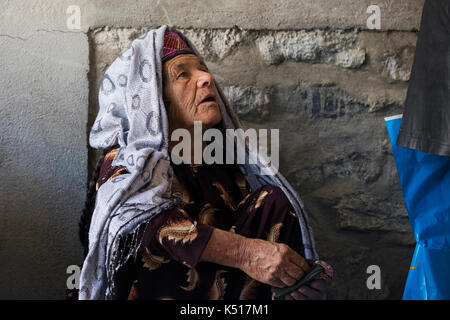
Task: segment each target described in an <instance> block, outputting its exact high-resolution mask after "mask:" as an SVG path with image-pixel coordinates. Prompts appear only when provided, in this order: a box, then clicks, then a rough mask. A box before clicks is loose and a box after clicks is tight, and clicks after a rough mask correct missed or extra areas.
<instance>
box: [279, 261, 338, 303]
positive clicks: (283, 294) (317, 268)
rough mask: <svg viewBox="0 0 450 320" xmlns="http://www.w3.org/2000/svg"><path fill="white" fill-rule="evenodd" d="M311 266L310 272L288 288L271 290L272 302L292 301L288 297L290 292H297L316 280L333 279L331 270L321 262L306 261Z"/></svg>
mask: <svg viewBox="0 0 450 320" xmlns="http://www.w3.org/2000/svg"><path fill="white" fill-rule="evenodd" d="M308 262H309V264H310V265H311V270H310V271H309V272H308V274H306V275H305V276H304V277H303V278H302V279H300V280H299V281H297V283H295V284H293V285H292V286H290V287H284V288H275V287H273V288H272V296H273V299H274V300H292V298H291V296H290V295H289V294H290V293H291V292H293V291H295V290H298V289H299V288H300V287H301V286H304V285H309V284H310V283H311V282H312V281H314V280H317V279H324V280H331V279H333V268H331V266H330V265H329V264H327V263H325V262H323V261H320V260H317V261H314V262H312V261H308Z"/></svg>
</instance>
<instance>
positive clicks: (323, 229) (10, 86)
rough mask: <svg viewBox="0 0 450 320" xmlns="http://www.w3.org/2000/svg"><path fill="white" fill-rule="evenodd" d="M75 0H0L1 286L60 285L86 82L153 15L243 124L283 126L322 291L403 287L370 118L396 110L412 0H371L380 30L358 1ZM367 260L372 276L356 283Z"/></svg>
mask: <svg viewBox="0 0 450 320" xmlns="http://www.w3.org/2000/svg"><path fill="white" fill-rule="evenodd" d="M75 2H76V3H74V1H58V2H53V1H51V2H50V1H44V0H33V1H24V0H22V1H9V0H3V1H1V2H0V13H1V14H2V19H1V20H0V48H1V49H0V56H1V59H0V67H1V69H0V70H1V71H2V74H4V75H6V76H4V77H2V78H1V79H0V88H1V92H2V96H1V97H0V134H1V135H0V139H1V143H0V178H1V179H2V181H4V183H3V184H2V185H1V187H0V195H1V198H0V212H1V214H0V221H1V223H0V228H1V230H0V260H1V265H0V268H1V270H0V297H1V298H62V294H63V292H64V289H65V278H66V275H65V270H66V267H67V266H68V265H70V264H77V263H81V261H80V258H81V250H80V247H79V242H78V240H77V223H78V219H79V215H80V214H81V208H82V206H83V201H84V197H85V194H84V188H85V183H86V177H87V171H86V167H87V161H88V157H87V152H88V151H87V148H86V143H87V136H86V132H87V131H88V130H89V129H90V126H91V124H92V122H93V120H94V117H95V114H96V110H97V102H96V96H97V90H98V85H99V83H100V81H101V79H102V75H103V73H104V71H105V69H106V68H107V66H108V65H109V64H110V63H111V62H112V61H113V60H114V59H115V57H117V56H118V55H119V54H120V53H121V52H122V51H123V50H125V49H126V48H128V46H129V45H130V44H131V41H132V40H133V39H134V38H136V37H138V36H139V35H141V34H142V33H144V32H145V31H146V30H148V29H149V28H153V27H157V26H159V25H161V24H163V23H169V24H172V25H174V26H175V27H178V28H180V29H181V30H182V31H184V32H185V33H186V34H187V35H188V36H189V37H190V39H191V40H192V41H193V42H194V44H195V45H196V46H197V48H198V49H199V50H200V51H201V52H202V53H203V54H204V55H205V57H206V60H207V63H208V66H209V67H210V69H211V70H212V72H213V74H214V76H215V78H216V80H217V81H218V82H219V84H221V86H222V87H223V88H224V89H225V92H226V94H227V95H228V97H229V98H230V100H231V102H232V103H233V104H234V105H235V107H236V109H237V110H238V112H239V114H240V117H241V119H242V120H243V121H244V123H245V125H246V126H247V127H256V128H281V131H280V141H281V152H282V153H281V168H280V170H281V172H282V173H283V174H284V175H285V176H286V177H287V178H288V180H289V181H290V182H291V183H292V185H293V186H294V187H295V188H296V190H297V191H298V192H299V194H300V195H301V197H302V199H303V201H304V202H305V205H306V207H307V209H308V211H309V213H310V216H311V220H312V223H313V227H314V230H315V235H316V238H317V242H318V247H319V252H320V254H321V256H322V257H323V258H324V259H325V260H327V261H329V262H330V263H332V264H333V265H334V266H335V268H336V276H337V278H336V281H334V282H333V285H332V287H331V288H330V292H329V298H331V299H335V298H338V299H347V298H353V299H386V298H394V299H398V298H400V297H401V293H402V289H403V285H404V281H405V278H406V273H407V271H408V267H409V262H410V259H411V256H412V252H413V241H414V239H413V237H412V234H411V230H410V226H409V222H408V218H407V215H406V210H405V208H404V204H403V199H402V195H401V190H400V187H399V184H398V178H397V173H396V169H395V165H394V161H393V157H392V154H391V151H390V150H391V149H390V144H389V141H388V137H387V134H386V130H385V127H384V122H383V118H384V117H385V116H389V115H393V114H398V113H401V112H402V105H403V102H404V98H405V94H406V89H407V80H408V78H409V72H410V68H411V63H412V57H413V54H414V50H415V42H416V39H417V33H416V31H417V29H418V27H419V21H420V14H421V8H422V4H423V0H413V1H411V0H393V1H392V0H390V1H388V0H385V1H378V2H377V4H379V5H380V7H381V10H382V25H381V26H382V30H381V31H368V30H367V29H366V27H365V24H366V19H367V14H366V13H365V12H366V9H367V6H368V5H370V4H373V3H374V2H373V1H369V0H364V1H361V0H336V1H325V0H301V1H298V0H297V1H294V0H285V1H269V0H265V1H260V0H253V1H246V2H242V1H227V2H224V3H222V2H218V1H199V0H195V1H190V5H189V6H186V2H181V1H171V2H169V1H164V0H161V1H143V0H139V1H131V2H126V1H107V0H97V1H88V0H83V1H81V0H80V1H75ZM71 4H77V5H79V6H80V8H81V12H82V30H80V31H79V32H71V31H69V32H68V31H67V27H66V25H65V23H66V21H65V19H66V17H67V16H66V14H65V9H66V8H67V6H68V5H71ZM181 4H183V5H181ZM4 18H5V19H4ZM105 26H108V27H105ZM249 60H250V61H251V62H252V63H249ZM88 69H89V78H88V77H86V73H87V71H88ZM88 91H89V102H88ZM88 113H89V114H88ZM86 123H87V125H86ZM95 157H96V155H95V153H93V152H92V151H91V150H90V154H89V163H90V164H92V163H93V162H95ZM371 264H378V265H379V266H380V267H381V270H382V281H383V285H382V290H375V291H369V290H368V289H367V288H366V286H365V281H366V278H367V275H366V273H365V269H366V268H367V266H368V265H371Z"/></svg>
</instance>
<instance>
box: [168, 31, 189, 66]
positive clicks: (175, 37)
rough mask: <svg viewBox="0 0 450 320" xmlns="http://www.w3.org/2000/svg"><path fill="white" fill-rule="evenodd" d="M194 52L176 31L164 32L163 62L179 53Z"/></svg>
mask: <svg viewBox="0 0 450 320" xmlns="http://www.w3.org/2000/svg"><path fill="white" fill-rule="evenodd" d="M183 53H192V54H194V52H193V51H192V50H191V48H189V46H188V45H187V44H186V42H185V41H184V40H183V39H182V38H181V37H180V35H179V34H178V33H177V32H175V31H166V32H165V33H164V48H163V56H162V62H163V63H164V62H166V61H167V60H169V59H172V58H173V57H176V56H177V55H179V54H183Z"/></svg>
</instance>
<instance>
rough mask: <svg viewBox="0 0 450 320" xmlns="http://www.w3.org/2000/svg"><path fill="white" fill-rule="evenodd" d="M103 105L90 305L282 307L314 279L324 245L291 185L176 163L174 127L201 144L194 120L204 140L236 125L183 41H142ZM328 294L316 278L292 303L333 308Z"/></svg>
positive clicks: (123, 61) (226, 167) (84, 290)
mask: <svg viewBox="0 0 450 320" xmlns="http://www.w3.org/2000/svg"><path fill="white" fill-rule="evenodd" d="M158 59H160V60H158ZM161 74H162V79H161V77H160V75H161ZM115 79H116V80H115ZM160 85H162V87H159V86H160ZM159 88H162V90H159ZM99 99H100V112H99V115H98V117H97V120H96V122H95V124H94V126H93V129H92V131H91V137H90V142H91V145H92V146H93V147H97V148H104V149H106V152H105V154H106V155H105V156H104V158H103V159H102V160H101V162H100V166H99V169H98V170H97V174H96V175H95V178H96V179H97V183H96V192H91V194H90V199H91V201H88V207H87V210H86V211H85V215H84V217H83V219H82V223H81V226H82V228H81V236H82V239H83V240H84V241H83V243H84V245H85V249H86V253H87V257H86V260H85V262H84V265H83V270H82V275H81V288H80V298H81V299H104V298H113V299H271V298H272V292H271V289H272V287H286V286H291V285H293V284H295V283H296V282H297V281H298V280H299V279H301V278H302V277H303V276H304V275H305V274H306V273H308V271H309V270H310V264H309V263H308V262H307V261H306V260H305V258H304V257H303V256H302V255H304V252H305V251H307V250H310V251H308V252H313V254H310V255H311V257H309V258H317V254H316V253H315V248H314V240H313V238H312V234H311V232H310V229H309V226H308V225H307V220H306V218H302V219H300V220H299V213H298V212H300V214H302V213H303V211H302V208H301V207H297V208H294V207H293V205H292V203H293V202H294V203H298V202H295V199H297V198H294V200H290V199H288V197H287V196H286V191H284V190H283V186H285V184H283V182H279V181H280V180H272V181H278V184H279V185H277V184H276V183H275V182H273V183H272V184H271V183H267V182H263V183H261V181H262V180H261V177H259V180H258V181H259V182H260V184H259V185H258V184H255V183H253V186H252V185H251V184H250V183H249V181H250V178H249V176H250V169H249V168H250V167H245V166H239V165H237V164H200V165H195V164H189V163H181V164H175V163H174V162H173V161H172V160H173V159H171V154H170V152H171V151H172V149H173V147H174V145H176V143H177V142H174V141H169V137H170V136H171V135H172V132H173V131H174V130H175V129H179V128H183V129H186V130H188V131H189V132H191V137H193V136H194V134H193V130H194V121H201V123H202V129H203V130H207V129H209V128H218V129H223V128H226V127H230V123H231V122H232V121H231V120H233V119H234V121H235V123H236V121H237V120H236V119H237V117H236V115H235V114H234V112H233V110H232V108H231V107H230V105H229V103H228V102H227V101H226V102H223V99H224V97H223V95H222V94H221V90H220V89H219V90H218V87H217V86H216V83H215V82H214V79H213V77H212V75H211V73H210V72H209V70H208V68H207V66H206V65H205V64H204V62H203V60H202V59H201V57H200V55H199V54H198V52H197V50H196V49H195V47H194V46H193V45H192V44H191V43H190V42H189V41H188V40H187V39H186V38H185V37H184V36H183V35H182V34H181V33H179V32H177V31H175V30H173V29H170V28H168V27H167V26H162V27H160V28H159V29H155V30H152V31H150V32H149V33H148V34H147V35H145V36H144V37H141V38H139V39H137V40H135V41H134V42H133V45H132V48H131V49H130V50H128V51H127V52H126V53H125V54H124V55H122V56H121V57H119V58H118V59H117V60H116V61H115V62H114V63H113V64H112V65H111V67H110V68H109V69H108V71H107V73H106V74H105V79H104V80H103V83H102V88H101V90H100V98H99ZM161 100H162V101H161ZM166 112H167V113H166ZM230 114H231V116H230ZM230 119H231V120H230ZM166 121H167V123H166ZM227 123H228V124H227ZM237 123H238V122H237ZM239 125H240V124H239V123H238V125H235V127H239ZM165 130H166V131H165ZM202 143H203V148H204V147H205V146H206V143H205V142H202ZM191 145H192V146H193V145H194V143H191ZM192 154H193V150H192ZM245 168H247V169H245ZM243 170H247V172H243ZM278 176H280V175H279V174H278ZM169 181H171V182H169ZM119 184H122V186H118V185H119ZM286 185H287V183H286ZM286 188H287V189H285V190H289V191H290V192H292V189H291V188H290V187H289V186H288V185H287V187H286ZM95 197H96V198H97V199H96V201H95V210H93V209H94V208H93V207H94V206H93V205H94V201H92V199H94V198H95ZM176 198H177V199H178V201H172V202H171V200H172V199H176ZM297 201H298V200H297ZM91 214H93V216H92V222H91V218H90V215H91ZM299 221H300V224H299ZM89 225H90V229H89V236H88V235H87V232H86V231H87V229H88V228H89ZM132 225H133V226H134V227H131V226H132ZM302 228H303V230H302ZM305 234H306V236H305ZM308 236H309V237H310V238H309V241H310V243H308V244H306V243H305V237H306V239H307V237H308ZM88 243H89V245H88ZM311 248H312V249H311ZM311 250H312V251H311ZM314 255H315V256H314ZM325 278H326V277H325ZM325 288H326V282H325V281H324V280H315V281H313V282H311V283H310V284H309V285H304V286H301V287H300V288H299V289H298V290H294V291H293V292H292V293H290V296H289V297H287V298H288V299H323V298H324V296H325Z"/></svg>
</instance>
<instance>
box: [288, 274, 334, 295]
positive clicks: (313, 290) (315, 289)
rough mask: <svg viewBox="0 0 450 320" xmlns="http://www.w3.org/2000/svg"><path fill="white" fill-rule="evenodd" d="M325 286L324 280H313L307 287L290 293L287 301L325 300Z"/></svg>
mask: <svg viewBox="0 0 450 320" xmlns="http://www.w3.org/2000/svg"><path fill="white" fill-rule="evenodd" d="M327 286H328V285H327V282H326V281H325V280H322V279H320V280H314V281H312V282H311V283H310V284H309V285H308V286H306V285H305V286H301V287H300V288H298V290H295V291H293V292H291V293H290V297H289V300H325V299H326V290H327Z"/></svg>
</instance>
